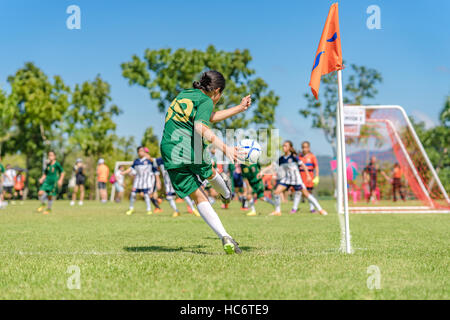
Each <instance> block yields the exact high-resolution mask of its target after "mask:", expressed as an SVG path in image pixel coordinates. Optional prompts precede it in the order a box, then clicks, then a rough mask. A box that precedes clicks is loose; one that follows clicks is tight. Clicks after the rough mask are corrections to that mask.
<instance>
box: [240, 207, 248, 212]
mask: <svg viewBox="0 0 450 320" xmlns="http://www.w3.org/2000/svg"><path fill="white" fill-rule="evenodd" d="M241 210H242V211H248V210H250V209H249V208H246V207H241Z"/></svg>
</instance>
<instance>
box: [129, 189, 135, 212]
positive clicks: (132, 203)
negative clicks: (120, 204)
mask: <svg viewBox="0 0 450 320" xmlns="http://www.w3.org/2000/svg"><path fill="white" fill-rule="evenodd" d="M135 201H136V192H132V193H131V194H130V209H133V208H134V202H135Z"/></svg>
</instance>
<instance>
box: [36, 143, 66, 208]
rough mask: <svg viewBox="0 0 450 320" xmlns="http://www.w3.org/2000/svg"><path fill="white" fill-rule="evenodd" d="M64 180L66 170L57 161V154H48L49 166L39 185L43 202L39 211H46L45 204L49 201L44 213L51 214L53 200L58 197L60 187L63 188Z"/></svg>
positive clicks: (40, 197) (39, 194) (50, 152)
mask: <svg viewBox="0 0 450 320" xmlns="http://www.w3.org/2000/svg"><path fill="white" fill-rule="evenodd" d="M63 180H64V169H63V168H62V166H61V165H60V164H59V162H58V161H56V155H55V152H53V151H49V152H48V164H47V167H46V168H45V171H44V174H43V175H42V177H41V179H39V183H40V184H41V187H40V188H39V193H38V196H39V199H40V200H41V206H40V207H39V208H38V211H39V212H41V211H44V209H45V202H46V201H47V200H48V203H47V209H46V210H45V211H44V214H49V213H50V212H51V210H52V204H53V198H54V197H56V195H57V193H58V187H59V188H61V186H62V183H63Z"/></svg>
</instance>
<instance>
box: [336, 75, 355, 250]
mask: <svg viewBox="0 0 450 320" xmlns="http://www.w3.org/2000/svg"><path fill="white" fill-rule="evenodd" d="M337 77H338V98H339V104H338V110H339V112H338V113H337V123H336V124H337V125H338V126H339V136H338V143H339V140H340V143H339V144H340V153H339V154H338V158H339V160H340V162H341V166H340V167H341V176H342V184H341V189H342V193H343V194H342V196H343V200H344V201H343V204H344V219H345V251H346V253H352V249H351V246H350V222H349V212H348V191H347V159H346V155H345V134H344V98H343V95H342V70H338V71H337ZM338 170H339V168H338ZM338 203H339V201H338ZM338 214H339V212H338Z"/></svg>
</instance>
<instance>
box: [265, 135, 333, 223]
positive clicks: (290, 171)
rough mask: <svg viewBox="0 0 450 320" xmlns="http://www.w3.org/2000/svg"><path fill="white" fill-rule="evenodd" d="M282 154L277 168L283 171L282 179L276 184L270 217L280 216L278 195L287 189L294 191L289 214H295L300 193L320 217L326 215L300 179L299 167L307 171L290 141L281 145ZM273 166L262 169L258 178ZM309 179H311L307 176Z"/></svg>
mask: <svg viewBox="0 0 450 320" xmlns="http://www.w3.org/2000/svg"><path fill="white" fill-rule="evenodd" d="M283 152H284V155H283V156H281V157H280V158H279V159H278V166H279V168H280V169H281V170H283V171H284V175H283V178H282V179H281V180H280V182H279V183H278V185H277V187H276V188H275V195H274V200H275V211H274V212H272V213H271V214H270V215H272V216H281V197H280V194H281V193H282V192H284V191H285V190H287V189H288V188H291V187H292V188H293V189H294V190H295V195H294V206H293V208H292V210H291V212H296V211H297V208H298V204H299V202H300V196H301V195H300V192H301V193H303V195H304V196H305V197H306V198H307V199H308V201H309V202H312V203H313V205H314V206H315V207H316V208H317V210H318V211H319V212H320V214H321V215H327V212H326V211H325V210H324V209H322V207H321V206H320V204H319V202H318V201H317V199H316V198H315V197H314V196H313V195H312V194H310V193H309V192H308V190H306V188H305V185H304V184H303V181H302V178H301V176H300V171H299V169H298V168H299V166H300V165H302V166H303V168H304V170H305V171H308V169H307V168H306V166H305V165H304V164H303V162H302V161H301V160H299V159H298V157H297V156H296V153H295V149H294V147H293V145H292V142H291V141H285V142H284V143H283ZM273 166H274V164H272V165H270V166H268V167H266V168H264V169H263V170H261V172H260V173H259V176H262V175H263V174H264V173H266V172H268V171H269V170H271V169H272V168H273ZM307 177H308V178H309V179H311V180H312V178H311V177H310V176H309V174H308V175H307Z"/></svg>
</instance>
